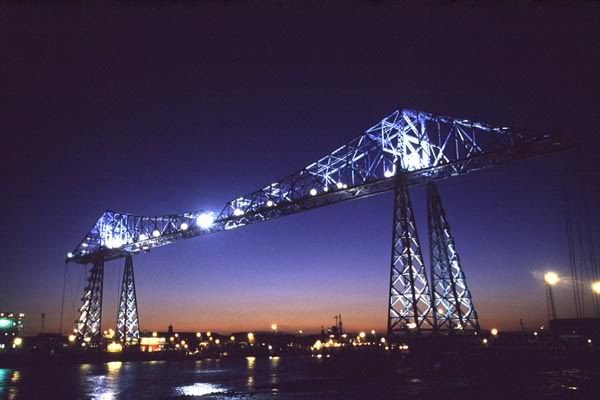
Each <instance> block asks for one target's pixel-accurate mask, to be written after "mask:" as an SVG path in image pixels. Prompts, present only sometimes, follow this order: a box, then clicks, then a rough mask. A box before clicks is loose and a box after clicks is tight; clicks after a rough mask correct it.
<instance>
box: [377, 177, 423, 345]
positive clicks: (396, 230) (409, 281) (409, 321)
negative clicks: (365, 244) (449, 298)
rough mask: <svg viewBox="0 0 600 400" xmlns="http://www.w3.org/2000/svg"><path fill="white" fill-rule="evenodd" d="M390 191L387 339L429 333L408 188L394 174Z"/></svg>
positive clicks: (421, 258) (404, 180)
mask: <svg viewBox="0 0 600 400" xmlns="http://www.w3.org/2000/svg"><path fill="white" fill-rule="evenodd" d="M395 181H396V182H395V183H396V186H395V188H394V218H393V228H392V262H391V270H390V293H389V303H388V338H390V339H391V338H393V337H394V336H396V335H398V334H405V333H408V332H411V331H426V330H432V329H433V327H434V324H433V316H432V310H431V304H432V303H431V295H430V291H429V285H428V284H427V276H426V272H425V263H424V262H423V255H422V253H421V244H420V242H419V235H418V233H417V225H416V223H415V218H414V213H413V208H412V204H411V201H410V194H409V191H408V185H407V182H406V179H405V177H404V175H402V174H398V175H397V177H396V179H395Z"/></svg>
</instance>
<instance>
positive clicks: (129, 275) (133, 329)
mask: <svg viewBox="0 0 600 400" xmlns="http://www.w3.org/2000/svg"><path fill="white" fill-rule="evenodd" d="M117 338H118V339H119V341H120V342H121V343H122V344H125V345H132V346H133V345H137V344H138V342H139V340H140V325H139V318H138V308H137V298H136V295H135V280H134V278H133V259H132V257H131V256H127V257H125V269H124V271H123V284H122V286H121V294H120V296H119V313H118V316H117Z"/></svg>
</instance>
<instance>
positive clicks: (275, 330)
mask: <svg viewBox="0 0 600 400" xmlns="http://www.w3.org/2000/svg"><path fill="white" fill-rule="evenodd" d="M271 330H272V331H273V332H277V324H271Z"/></svg>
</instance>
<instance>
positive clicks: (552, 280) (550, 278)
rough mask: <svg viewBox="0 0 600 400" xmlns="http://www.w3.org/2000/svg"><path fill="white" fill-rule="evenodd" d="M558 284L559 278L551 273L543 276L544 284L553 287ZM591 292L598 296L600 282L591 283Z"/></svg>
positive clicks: (554, 273)
mask: <svg viewBox="0 0 600 400" xmlns="http://www.w3.org/2000/svg"><path fill="white" fill-rule="evenodd" d="M559 282H560V276H559V275H558V274H557V273H556V272H553V271H548V272H546V273H545V274H544V283H546V284H547V285H550V286H554V285H556V284H558V283H559ZM591 288H592V292H594V293H596V294H599V295H600V281H596V282H592V285H591Z"/></svg>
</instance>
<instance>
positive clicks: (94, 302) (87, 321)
mask: <svg viewBox="0 0 600 400" xmlns="http://www.w3.org/2000/svg"><path fill="white" fill-rule="evenodd" d="M103 280H104V260H102V259H97V260H96V262H95V263H94V265H92V267H91V269H90V273H89V275H88V278H87V284H86V286H85V288H84V295H83V298H82V299H81V300H82V301H83V304H82V306H81V307H80V308H79V319H78V320H77V328H76V329H77V342H78V343H80V344H81V343H84V344H85V343H90V345H97V344H98V343H99V342H100V337H101V336H100V327H101V322H102V286H103Z"/></svg>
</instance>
